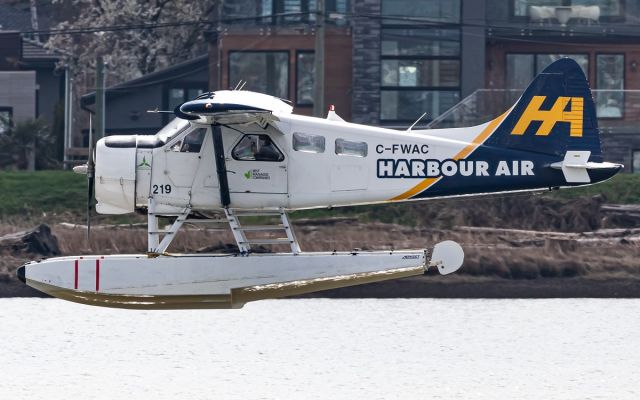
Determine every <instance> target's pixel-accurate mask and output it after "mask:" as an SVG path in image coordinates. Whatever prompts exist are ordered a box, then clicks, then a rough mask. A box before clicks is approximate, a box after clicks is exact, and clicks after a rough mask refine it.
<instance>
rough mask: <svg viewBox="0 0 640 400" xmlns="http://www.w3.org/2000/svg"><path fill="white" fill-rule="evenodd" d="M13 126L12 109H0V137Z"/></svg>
mask: <svg viewBox="0 0 640 400" xmlns="http://www.w3.org/2000/svg"><path fill="white" fill-rule="evenodd" d="M12 124H13V108H12V107H0V135H1V134H4V133H7V131H8V130H9V129H11V125H12Z"/></svg>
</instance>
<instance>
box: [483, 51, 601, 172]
mask: <svg viewBox="0 0 640 400" xmlns="http://www.w3.org/2000/svg"><path fill="white" fill-rule="evenodd" d="M484 144H485V145H488V146H496V147H505V148H509V149H514V150H522V151H528V152H533V153H543V154H551V155H557V156H558V157H564V155H565V154H566V152H567V151H576V150H577V151H590V152H591V156H590V157H589V161H591V162H602V150H601V146H600V134H599V130H598V121H597V118H596V111H595V105H594V103H593V98H592V96H591V89H590V88H589V83H588V82H587V79H586V77H585V75H584V73H583V72H582V69H581V68H580V66H579V65H578V63H576V62H575V61H574V60H572V59H570V58H562V59H560V60H558V61H555V62H554V63H552V64H551V65H549V66H548V67H547V68H545V69H544V70H543V71H542V72H541V73H540V74H539V75H538V76H536V77H535V79H534V80H533V82H531V84H530V85H529V87H528V88H527V89H526V90H525V91H524V93H523V94H522V96H521V97H520V99H519V100H518V102H517V103H516V104H515V106H514V107H513V108H512V110H511V111H510V112H509V114H508V115H507V116H506V117H505V119H504V121H503V122H502V123H501V124H500V126H499V127H498V128H497V130H496V132H494V133H493V134H492V135H491V137H489V138H488V139H487V141H486V142H485V143H484Z"/></svg>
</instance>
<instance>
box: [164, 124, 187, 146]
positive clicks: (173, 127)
mask: <svg viewBox="0 0 640 400" xmlns="http://www.w3.org/2000/svg"><path fill="white" fill-rule="evenodd" d="M188 127H189V121H187V120H185V119H181V118H174V119H173V121H171V122H169V123H168V124H167V125H165V126H164V128H162V129H160V131H159V132H158V133H156V137H157V138H158V140H160V142H162V143H163V144H165V143H167V142H168V141H169V140H171V138H173V137H175V136H176V135H178V134H179V133H180V132H183V131H184V130H185V129H187V128H188Z"/></svg>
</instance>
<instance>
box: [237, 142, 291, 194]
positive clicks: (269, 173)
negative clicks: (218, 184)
mask: <svg viewBox="0 0 640 400" xmlns="http://www.w3.org/2000/svg"><path fill="white" fill-rule="evenodd" d="M226 167H227V179H228V181H229V192H230V193H270V194H271V193H273V194H275V193H279V194H284V193H287V164H286V159H285V156H284V153H283V152H282V151H281V150H280V149H279V148H278V146H277V145H276V143H275V142H274V141H273V139H272V136H271V135H269V134H266V133H246V134H244V135H242V136H241V137H240V138H239V140H238V141H237V142H236V143H235V145H234V146H233V147H232V148H231V152H230V154H228V156H227V157H226Z"/></svg>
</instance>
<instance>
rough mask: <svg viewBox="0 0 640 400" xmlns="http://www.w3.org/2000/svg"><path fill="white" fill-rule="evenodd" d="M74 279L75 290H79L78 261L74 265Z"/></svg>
mask: <svg viewBox="0 0 640 400" xmlns="http://www.w3.org/2000/svg"><path fill="white" fill-rule="evenodd" d="M74 270H75V271H74V278H73V288H74V289H76V290H77V289H78V260H76V262H75V265H74Z"/></svg>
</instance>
